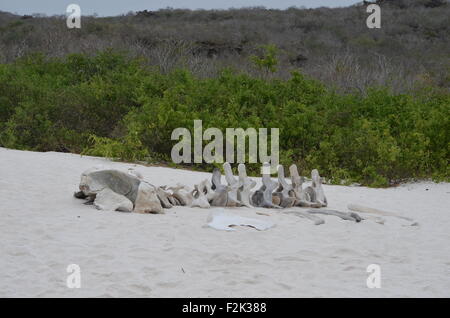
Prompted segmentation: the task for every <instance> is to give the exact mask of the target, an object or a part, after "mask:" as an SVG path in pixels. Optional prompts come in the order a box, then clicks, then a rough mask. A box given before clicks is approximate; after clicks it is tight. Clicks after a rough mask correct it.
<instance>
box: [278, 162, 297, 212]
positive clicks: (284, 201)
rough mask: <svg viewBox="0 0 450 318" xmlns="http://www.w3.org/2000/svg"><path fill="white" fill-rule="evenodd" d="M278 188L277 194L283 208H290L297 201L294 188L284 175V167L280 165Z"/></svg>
mask: <svg viewBox="0 0 450 318" xmlns="http://www.w3.org/2000/svg"><path fill="white" fill-rule="evenodd" d="M277 169H278V184H279V185H278V188H277V190H276V192H275V195H276V196H278V198H279V199H280V203H278V205H280V206H281V207H282V208H290V207H292V206H293V205H294V203H295V202H296V198H295V194H294V190H293V187H292V184H289V183H288V182H287V181H286V179H285V176H284V167H283V166H282V165H278V168H277Z"/></svg>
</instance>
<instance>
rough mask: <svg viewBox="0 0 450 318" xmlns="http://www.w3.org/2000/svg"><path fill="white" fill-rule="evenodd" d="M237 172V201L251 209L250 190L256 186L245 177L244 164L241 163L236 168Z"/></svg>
mask: <svg viewBox="0 0 450 318" xmlns="http://www.w3.org/2000/svg"><path fill="white" fill-rule="evenodd" d="M238 172H239V185H240V187H239V190H238V200H239V201H240V203H241V204H242V205H243V206H246V207H248V208H251V207H252V205H251V203H250V194H251V189H253V188H254V187H255V186H256V182H255V181H253V180H252V179H250V178H249V177H247V170H246V168H245V164H243V163H241V164H239V166H238Z"/></svg>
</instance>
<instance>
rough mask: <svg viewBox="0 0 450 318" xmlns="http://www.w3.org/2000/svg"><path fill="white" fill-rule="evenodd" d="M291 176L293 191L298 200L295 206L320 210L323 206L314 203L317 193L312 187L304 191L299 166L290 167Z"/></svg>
mask: <svg viewBox="0 0 450 318" xmlns="http://www.w3.org/2000/svg"><path fill="white" fill-rule="evenodd" d="M289 172H290V174H291V182H292V190H293V191H294V195H295V198H296V201H295V203H294V204H295V205H296V206H301V207H310V208H320V207H321V204H320V203H317V202H314V200H315V197H316V195H315V191H314V189H313V188H312V187H307V188H306V189H303V180H304V179H303V177H300V175H299V174H298V170H297V166H296V165H295V164H293V165H291V166H290V167H289Z"/></svg>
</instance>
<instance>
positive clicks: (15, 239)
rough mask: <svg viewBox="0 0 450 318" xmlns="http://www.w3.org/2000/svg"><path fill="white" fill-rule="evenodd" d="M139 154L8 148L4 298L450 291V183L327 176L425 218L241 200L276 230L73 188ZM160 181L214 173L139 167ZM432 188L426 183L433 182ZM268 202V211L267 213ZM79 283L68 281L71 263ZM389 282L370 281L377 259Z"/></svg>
mask: <svg viewBox="0 0 450 318" xmlns="http://www.w3.org/2000/svg"><path fill="white" fill-rule="evenodd" d="M98 164H104V165H105V166H107V167H112V168H114V167H128V166H133V165H129V164H128V165H127V164H121V163H114V162H109V161H107V160H105V159H100V158H92V157H80V156H79V155H72V154H62V153H53V152H52V153H34V152H22V151H16V150H7V149H4V148H0V231H1V232H0V297H14V296H25V297H35V296H37V297H49V296H62V297H86V296H88V297H91V296H104V297H107V296H114V297H124V296H128V297H134V296H141V297H320V296H331V297H335V296H343V297H401V296H406V297H415V296H424V297H431V296H437V297H449V296H450V209H449V207H450V184H448V183H442V184H434V183H417V184H409V185H403V186H400V187H397V188H391V189H369V188H364V187H344V186H325V193H326V195H327V197H328V201H329V203H330V208H334V209H338V210H342V211H346V210H347V209H346V207H347V204H349V203H358V204H362V205H366V206H369V207H374V208H378V209H383V210H387V211H395V212H398V213H400V214H402V215H404V216H409V217H412V218H414V219H415V220H416V221H417V222H419V223H420V226H408V222H407V221H404V220H400V219H396V218H393V217H386V220H387V222H386V224H385V225H380V224H377V223H375V222H372V221H364V222H362V223H352V222H348V221H343V220H341V219H338V218H336V217H332V216H324V218H325V220H326V223H325V224H324V225H319V226H315V225H313V224H312V222H311V221H309V220H307V219H303V218H299V217H296V216H292V215H284V214H280V213H279V212H277V211H273V210H265V209H256V208H255V209H247V208H239V209H231V210H232V212H233V213H236V214H238V215H241V216H245V217H254V218H259V219H263V220H270V221H271V222H274V223H276V224H277V225H276V227H275V228H272V229H269V230H267V231H261V232H259V231H256V230H254V229H250V228H248V229H246V228H239V229H238V230H237V231H233V232H225V231H217V230H214V229H211V228H205V227H203V225H204V224H205V222H206V218H207V215H208V213H209V210H202V209H199V208H197V209H191V208H186V207H176V208H173V209H170V210H166V214H165V215H140V214H134V213H121V212H106V211H98V210H96V209H95V208H94V207H93V206H86V205H83V204H82V202H83V201H82V200H77V199H75V198H73V197H72V194H73V192H74V191H75V190H76V189H77V186H78V182H79V175H80V173H81V172H82V171H83V170H85V169H87V168H90V167H92V166H94V165H98ZM137 170H139V171H140V172H142V173H143V175H144V177H145V179H146V180H148V181H150V182H152V183H154V184H156V185H162V184H172V185H173V184H176V183H177V182H182V183H185V184H189V185H192V184H193V183H196V182H198V181H201V180H202V179H204V178H209V174H207V173H198V172H190V171H184V170H177V169H169V168H159V167H140V166H138V167H137ZM426 189H428V191H427V190H426ZM257 211H260V212H266V213H269V214H270V216H263V215H257V214H256V212H257ZM72 263H75V264H78V265H79V266H80V267H81V284H82V285H81V288H80V289H69V288H67V286H66V278H67V275H68V273H67V272H66V268H67V266H68V265H69V264H72ZM372 263H374V264H379V265H380V266H381V284H382V286H381V288H380V289H369V288H367V286H366V279H367V277H368V273H366V268H367V266H368V265H369V264H372Z"/></svg>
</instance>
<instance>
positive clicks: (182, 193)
mask: <svg viewBox="0 0 450 318" xmlns="http://www.w3.org/2000/svg"><path fill="white" fill-rule="evenodd" d="M168 189H169V190H172V192H173V196H174V197H175V199H177V200H178V201H179V202H180V205H183V206H185V205H186V206H190V205H191V204H192V201H193V200H194V198H193V196H192V193H191V192H192V190H191V189H189V188H188V187H186V186H184V185H180V184H178V185H177V186H176V187H170V188H168Z"/></svg>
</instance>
